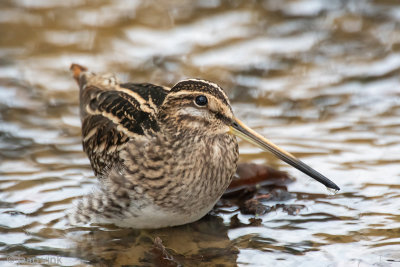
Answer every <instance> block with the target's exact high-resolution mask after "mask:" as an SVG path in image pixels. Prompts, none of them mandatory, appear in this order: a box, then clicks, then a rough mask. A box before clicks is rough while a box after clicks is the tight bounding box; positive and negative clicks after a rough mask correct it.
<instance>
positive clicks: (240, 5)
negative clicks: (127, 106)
mask: <svg viewBox="0 0 400 267" xmlns="http://www.w3.org/2000/svg"><path fill="white" fill-rule="evenodd" d="M0 36H1V37H0V176H1V179H0V188H1V190H0V199H1V202H0V231H1V235H0V250H1V258H2V261H3V263H4V265H11V264H12V263H14V264H15V263H18V261H21V260H24V261H25V262H27V261H28V260H31V262H32V261H33V260H39V259H42V260H44V261H45V260H46V259H53V260H54V259H57V260H58V262H53V263H56V264H59V263H60V262H61V264H62V265H67V266H69V265H80V264H81V265H86V264H88V265H96V264H103V265H139V266H151V265H152V264H154V263H157V259H156V255H157V253H156V252H154V245H153V240H154V238H155V237H157V236H158V237H160V238H161V239H162V241H163V244H164V245H165V246H166V247H167V249H168V251H169V252H170V253H172V255H173V257H174V259H175V260H176V261H178V262H180V263H182V264H184V265H187V266H191V265H193V266H198V265H200V264H203V265H204V266H207V265H209V264H210V263H212V264H214V265H215V264H221V265H225V266H234V265H243V266H269V265H272V264H279V266H372V265H374V266H397V265H400V208H399V206H400V119H399V118H400V4H398V3H397V1H389V0H385V1H377V0H376V1H372V0H371V1H367V0H353V1H341V0H334V1H323V0H301V1H289V0H287V1H273V0H265V1H239V0H232V1H225V0H213V1H200V0H199V1H169V2H168V3H164V2H162V3H160V2H159V1H122V0H119V1H83V0H73V1H51V0H35V1H29V0H17V1H11V0H5V1H2V2H1V4H0ZM72 62H76V63H80V64H82V65H85V66H88V67H89V68H90V69H91V70H93V71H96V72H110V71H111V72H115V73H117V74H118V76H119V77H120V78H121V80H123V81H135V82H152V83H158V84H164V85H173V84H174V83H175V82H177V81H179V80H180V79H183V78H187V77H198V78H203V79H208V80H211V81H214V82H216V83H218V84H220V85H221V86H222V87H223V88H225V89H226V91H227V92H228V94H229V96H230V98H231V102H232V105H233V109H234V111H235V114H236V116H237V117H238V118H240V119H241V120H243V121H244V122H246V124H248V125H249V126H251V127H253V128H254V129H256V130H257V131H258V132H260V133H261V134H263V135H264V136H267V137H268V138H270V139H271V140H273V141H274V142H275V143H277V144H279V145H280V146H282V147H283V148H285V149H286V150H288V151H290V152H292V153H293V154H295V155H296V156H298V157H300V158H301V159H302V160H303V161H305V162H306V163H308V164H309V165H311V166H313V167H315V168H316V169H318V170H319V171H320V172H321V173H324V174H325V175H326V176H328V177H330V178H331V179H332V180H334V181H335V182H336V183H337V184H338V185H339V186H340V187H341V191H340V192H338V193H337V194H332V193H331V192H329V191H328V190H326V189H325V188H324V187H323V186H321V185H320V184H318V183H316V182H314V181H313V180H312V179H310V178H308V177H307V176H305V175H303V174H302V173H300V172H298V171H297V170H295V169H293V168H291V167H289V166H288V165H286V164H284V163H282V162H280V161H279V160H277V159H275V158H274V157H273V156H271V155H270V154H268V153H266V152H260V150H259V149H257V148H255V147H253V146H251V145H249V144H246V143H244V142H240V152H241V161H243V162H245V161H251V162H256V163H261V164H265V163H267V164H269V165H271V166H274V167H276V168H279V169H280V170H284V171H287V172H288V173H289V174H290V175H291V176H292V177H294V178H295V179H296V181H295V182H293V183H291V184H289V185H287V186H286V187H283V188H281V189H280V190H281V191H279V192H283V193H282V194H285V197H283V198H278V200H269V201H267V200H265V201H264V200H263V201H262V203H263V204H265V205H267V206H270V207H272V208H273V209H272V211H271V212H268V213H266V214H265V215H260V216H254V215H245V214H242V213H241V212H240V211H239V209H238V207H237V206H235V204H234V203H233V202H230V200H229V199H228V200H223V201H221V202H220V203H219V204H218V205H217V207H216V209H215V210H214V212H212V214H211V215H209V216H207V217H206V218H204V219H202V220H200V221H199V222H196V223H194V224H191V225H186V226H181V227H174V228H171V229H161V230H154V231H137V230H131V229H120V228H115V227H111V226H99V227H93V228H76V227H71V226H68V225H67V224H66V223H65V220H64V219H63V216H64V215H65V212H66V210H68V208H70V207H71V206H72V202H73V200H74V199H76V198H79V197H80V196H82V195H84V194H86V193H87V192H90V191H91V190H92V188H93V186H94V185H95V183H96V178H95V177H94V176H93V173H92V171H91V169H90V166H89V161H88V159H87V158H86V156H85V154H84V153H83V152H82V147H81V137H80V120H79V117H78V90H77V86H76V84H75V83H74V81H73V80H72V79H71V74H70V73H69V71H68V68H69V65H70V64H71V63H72ZM267 189H268V188H265V190H267ZM276 190H278V189H276ZM232 203H233V204H232ZM281 204H284V205H293V206H294V207H299V209H298V211H297V212H288V210H286V209H285V208H282V207H283V206H281ZM18 257H19V258H18ZM57 257H59V258H57ZM36 263H37V262H36ZM48 263H49V264H50V265H51V264H52V262H51V261H49V262H48Z"/></svg>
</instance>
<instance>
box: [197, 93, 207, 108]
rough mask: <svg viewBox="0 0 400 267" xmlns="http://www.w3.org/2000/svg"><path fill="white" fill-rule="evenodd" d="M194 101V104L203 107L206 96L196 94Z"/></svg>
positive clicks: (205, 102)
mask: <svg viewBox="0 0 400 267" xmlns="http://www.w3.org/2000/svg"><path fill="white" fill-rule="evenodd" d="M194 102H195V103H196V105H198V106H200V107H204V106H205V105H207V103H208V100H207V97H206V96H204V95H199V96H196V98H195V100H194Z"/></svg>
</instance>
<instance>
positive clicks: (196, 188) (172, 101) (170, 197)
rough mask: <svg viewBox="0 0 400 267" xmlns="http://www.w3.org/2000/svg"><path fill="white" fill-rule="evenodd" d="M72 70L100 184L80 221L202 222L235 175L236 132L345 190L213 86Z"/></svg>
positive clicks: (75, 216)
mask: <svg viewBox="0 0 400 267" xmlns="http://www.w3.org/2000/svg"><path fill="white" fill-rule="evenodd" d="M71 70H72V71H73V73H74V78H75V79H76V80H77V82H78V84H79V87H80V116H81V121H82V137H83V148H84V150H85V152H86V153H87V155H88V157H89V160H90V163H91V165H92V168H93V170H94V172H95V174H96V176H97V177H99V181H100V183H99V187H98V189H97V190H96V191H95V192H93V193H92V194H90V195H88V196H86V197H84V198H83V199H82V200H81V201H80V202H79V203H78V204H77V206H76V209H75V211H74V212H73V213H72V214H71V216H70V219H71V222H73V223H88V222H97V223H114V224H116V225H120V226H125V227H133V228H158V227H167V226H173V225H179V224H185V223H189V222H192V221H195V220H198V219H199V218H201V217H202V216H204V215H205V214H206V213H207V212H208V211H210V210H211V208H212V207H213V206H214V204H215V203H216V201H218V199H219V198H220V197H221V195H222V194H223V192H224V191H225V189H226V188H227V187H228V185H229V183H230V182H231V179H232V177H233V174H234V172H235V171H236V164H237V160H238V144H237V141H236V137H235V136H234V135H233V134H236V135H239V136H241V137H244V138H245V139H248V140H249V141H251V142H253V143H255V144H256V145H258V146H260V147H262V148H263V149H267V150H270V151H272V152H273V153H275V154H276V155H277V156H278V157H280V158H281V159H283V160H285V161H287V162H288V163H289V164H292V165H293V166H295V167H296V168H298V169H300V170H302V171H303V172H305V173H307V174H309V175H310V176H312V177H313V178H315V179H317V180H318V181H320V182H322V183H324V184H325V185H327V186H328V187H331V188H335V189H338V187H337V186H336V185H335V184H333V183H332V182H331V181H329V180H328V179H327V178H325V177H324V176H322V175H321V174H319V173H317V172H316V171H315V170H313V169H311V168H310V167H308V166H306V165H305V164H304V163H302V162H301V161H298V160H297V159H295V158H294V157H293V156H292V155H290V154H289V153H287V152H285V151H283V150H280V149H279V148H277V147H276V146H275V145H273V144H272V143H270V142H269V141H268V140H266V139H264V138H263V137H261V136H259V135H258V134H256V133H254V132H252V130H251V129H249V128H247V127H246V126H244V125H243V124H242V123H241V122H240V121H239V120H237V119H236V118H235V117H234V115H233V113H232V109H231V107H230V104H229V100H228V98H227V96H226V94H225V93H224V91H223V90H222V89H221V88H220V87H219V86H218V85H216V84H214V83H211V82H208V81H203V80H195V79H190V80H185V81H181V82H178V83H177V84H176V85H174V86H173V87H172V88H171V89H169V88H167V87H162V86H156V85H152V84H135V83H119V82H118V80H117V79H116V78H115V77H114V76H113V75H96V74H93V73H90V72H88V71H87V70H86V68H84V67H82V66H79V65H77V64H73V65H72V66H71ZM232 133H233V134H232Z"/></svg>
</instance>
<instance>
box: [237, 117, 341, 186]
mask: <svg viewBox="0 0 400 267" xmlns="http://www.w3.org/2000/svg"><path fill="white" fill-rule="evenodd" d="M230 130H231V133H232V134H234V135H236V136H239V137H241V138H243V139H244V140H246V141H248V142H250V143H252V144H254V145H256V146H258V147H260V148H261V149H263V150H267V151H270V152H272V153H273V154H274V155H275V156H277V157H278V158H279V159H281V160H283V161H284V162H286V163H288V164H290V165H292V166H293V167H295V168H296V169H298V170H300V171H302V172H304V173H305V174H307V175H308V176H310V177H312V178H314V179H315V180H317V181H318V182H320V183H322V184H323V185H325V186H326V187H329V188H332V189H335V190H340V188H339V187H338V186H337V185H336V184H335V183H334V182H332V181H331V180H329V179H328V178H326V177H325V176H323V175H322V174H320V173H319V172H317V171H316V170H314V169H313V168H311V167H310V166H308V165H306V164H305V163H304V162H302V161H300V160H298V159H297V158H295V157H294V156H293V155H292V154H290V153H289V152H286V151H285V150H283V149H281V148H279V147H278V146H277V145H275V144H273V143H272V142H271V141H269V140H267V139H266V138H264V137H263V136H261V135H260V134H258V133H256V132H255V131H253V130H252V129H250V128H249V127H247V126H246V125H244V124H243V123H242V122H241V121H240V120H238V119H236V118H235V119H234V121H233V122H232V124H231V126H230Z"/></svg>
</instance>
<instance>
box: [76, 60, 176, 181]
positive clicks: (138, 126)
mask: <svg viewBox="0 0 400 267" xmlns="http://www.w3.org/2000/svg"><path fill="white" fill-rule="evenodd" d="M74 66H75V67H74ZM78 67H79V68H82V69H81V71H79V70H78V71H77V70H76V68H78ZM71 69H72V70H73V71H74V77H75V79H76V80H77V82H78V84H79V87H80V110H81V112H80V113H81V121H82V137H83V140H82V143H83V149H84V151H85V152H86V154H87V155H88V157H89V160H90V163H91V165H92V168H93V170H94V172H95V174H96V175H97V176H100V177H102V176H106V175H107V174H108V172H109V170H110V169H111V168H113V167H115V165H116V164H119V163H121V159H120V158H119V152H120V151H121V149H122V148H123V147H124V146H125V145H126V143H127V142H128V141H129V140H130V139H140V138H146V136H148V135H151V134H152V133H154V132H156V131H158V130H159V126H158V124H157V118H156V116H157V112H158V107H159V106H160V105H161V104H162V102H163V101H164V98H165V96H166V95H167V93H168V89H167V88H165V87H161V86H157V85H153V84H135V83H124V84H120V83H119V82H118V81H117V79H116V78H115V77H113V76H110V75H95V74H92V73H89V72H87V71H86V69H84V68H83V67H80V66H77V65H73V66H72V67H71ZM77 72H78V73H77Z"/></svg>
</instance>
